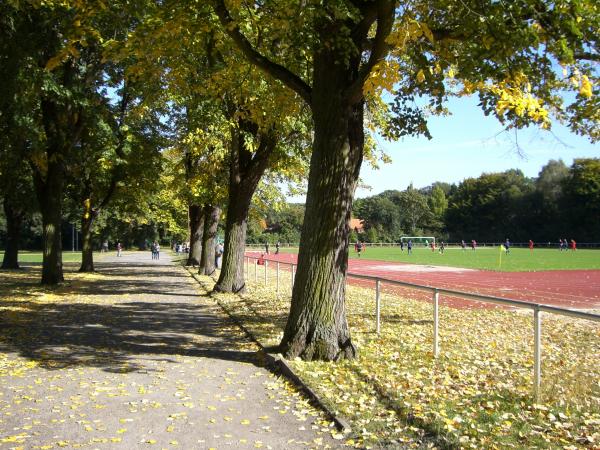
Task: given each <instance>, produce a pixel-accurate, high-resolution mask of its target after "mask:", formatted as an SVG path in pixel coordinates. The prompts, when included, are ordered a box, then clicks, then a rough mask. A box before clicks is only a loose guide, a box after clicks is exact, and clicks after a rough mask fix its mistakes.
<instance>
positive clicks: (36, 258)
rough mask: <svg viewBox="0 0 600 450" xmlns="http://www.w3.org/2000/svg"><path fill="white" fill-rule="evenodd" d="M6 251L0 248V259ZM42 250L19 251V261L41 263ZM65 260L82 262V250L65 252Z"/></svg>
mask: <svg viewBox="0 0 600 450" xmlns="http://www.w3.org/2000/svg"><path fill="white" fill-rule="evenodd" d="M2 258H4V252H3V251H1V250H0V260H1V259H2ZM41 262H42V252H27V251H24V252H19V263H41ZM63 262H81V252H71V251H67V252H63Z"/></svg>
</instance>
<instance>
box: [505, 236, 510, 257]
mask: <svg viewBox="0 0 600 450" xmlns="http://www.w3.org/2000/svg"><path fill="white" fill-rule="evenodd" d="M504 251H505V252H506V254H507V255H508V254H509V253H510V241H509V240H508V238H506V241H504Z"/></svg>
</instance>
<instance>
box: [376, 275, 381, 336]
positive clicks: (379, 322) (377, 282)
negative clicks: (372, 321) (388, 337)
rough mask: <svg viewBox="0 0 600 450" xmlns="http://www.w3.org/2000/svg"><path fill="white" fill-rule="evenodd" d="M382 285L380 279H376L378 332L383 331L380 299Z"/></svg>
mask: <svg viewBox="0 0 600 450" xmlns="http://www.w3.org/2000/svg"><path fill="white" fill-rule="evenodd" d="M380 285H381V282H380V281H379V280H375V315H376V317H377V318H376V323H377V327H376V331H377V334H379V332H380V331H381V299H380Z"/></svg>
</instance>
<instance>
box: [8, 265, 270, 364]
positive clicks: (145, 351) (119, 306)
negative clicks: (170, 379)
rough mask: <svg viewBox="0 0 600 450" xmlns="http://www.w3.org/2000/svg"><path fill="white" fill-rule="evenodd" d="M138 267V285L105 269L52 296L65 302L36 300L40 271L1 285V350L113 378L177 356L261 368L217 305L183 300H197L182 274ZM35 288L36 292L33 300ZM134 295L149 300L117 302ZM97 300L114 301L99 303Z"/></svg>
mask: <svg viewBox="0 0 600 450" xmlns="http://www.w3.org/2000/svg"><path fill="white" fill-rule="evenodd" d="M129 266H131V265H130V264H129ZM139 269H140V270H136V271H130V272H129V273H128V275H130V276H132V278H131V279H127V278H122V279H118V277H116V278H117V279H115V277H114V273H113V272H114V271H117V272H118V271H122V269H121V268H120V267H115V266H114V265H112V264H106V265H104V264H103V265H102V267H100V270H99V274H100V275H101V276H100V277H99V278H96V279H91V280H85V282H77V283H73V284H72V285H70V284H69V283H67V284H66V285H63V286H61V287H59V288H56V289H54V290H51V292H52V293H55V294H58V295H59V297H60V300H58V301H50V302H47V301H44V302H36V301H35V300H33V299H32V297H33V296H39V295H40V292H39V291H40V289H39V280H38V279H37V277H36V273H32V274H31V277H27V278H25V279H18V280H8V281H7V280H4V281H2V282H0V284H1V285H2V288H3V290H4V289H6V288H8V291H7V292H8V295H4V296H3V298H2V299H0V352H3V353H13V352H14V353H18V354H19V355H20V356H22V357H25V358H28V359H31V360H33V361H36V362H37V363H38V364H39V365H40V366H41V367H44V368H46V369H49V370H55V369H62V368H66V367H71V366H89V367H97V368H101V369H102V370H105V371H107V372H132V371H146V370H151V369H150V367H151V366H152V365H150V364H148V365H146V364H144V361H145V360H152V361H166V362H175V361H176V357H177V356H190V357H203V358H215V359H223V360H228V361H240V362H247V363H252V364H255V365H262V363H261V357H260V355H258V354H257V353H256V352H253V351H244V349H243V348H241V346H242V345H244V344H245V340H243V338H241V337H240V335H239V334H237V332H236V331H234V330H233V329H232V327H234V325H233V324H232V322H230V321H228V320H226V319H223V318H222V317H220V316H216V315H215V314H214V312H213V311H212V310H211V309H212V308H211V306H210V305H203V304H199V303H191V302H183V301H178V300H177V298H178V297H179V296H182V297H188V298H190V297H192V296H193V294H191V293H190V284H189V283H187V282H186V279H185V278H184V275H183V274H182V272H181V271H178V270H177V269H176V268H173V270H171V268H170V267H164V266H163V267H162V268H161V271H160V272H159V271H156V272H152V270H148V269H149V267H148V265H144V264H140V265H139ZM165 269H166V270H165ZM123 272H124V271H123ZM102 275H106V278H104V277H103V276H102ZM142 277H143V278H142ZM170 277H177V278H178V279H179V280H180V281H179V280H178V279H177V278H175V279H173V278H170ZM11 287H15V288H19V289H18V292H13V291H11ZM29 290H31V292H33V293H31V292H30V293H29V295H26V294H27V292H28V291H29ZM41 291H42V293H43V292H46V290H44V289H42V290H41ZM22 294H23V295H22ZM127 294H131V295H133V294H135V295H139V294H145V295H146V296H147V297H149V298H148V300H146V299H143V300H142V301H127V297H123V298H116V301H114V300H115V297H119V296H124V295H127ZM79 296H81V297H79ZM109 296H113V297H110V298H109ZM164 296H168V297H170V299H167V298H165V297H164ZM94 297H98V298H101V297H104V298H109V302H106V303H105V302H102V303H101V302H95V299H94ZM174 299H175V300H174ZM211 302H212V300H211Z"/></svg>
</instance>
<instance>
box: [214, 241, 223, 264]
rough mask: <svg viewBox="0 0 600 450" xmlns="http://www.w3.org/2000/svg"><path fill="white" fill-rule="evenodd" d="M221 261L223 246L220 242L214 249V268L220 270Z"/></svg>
mask: <svg viewBox="0 0 600 450" xmlns="http://www.w3.org/2000/svg"><path fill="white" fill-rule="evenodd" d="M222 259H223V244H221V243H220V242H219V243H218V244H217V245H216V247H215V266H216V267H217V269H220V268H221V260H222Z"/></svg>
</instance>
